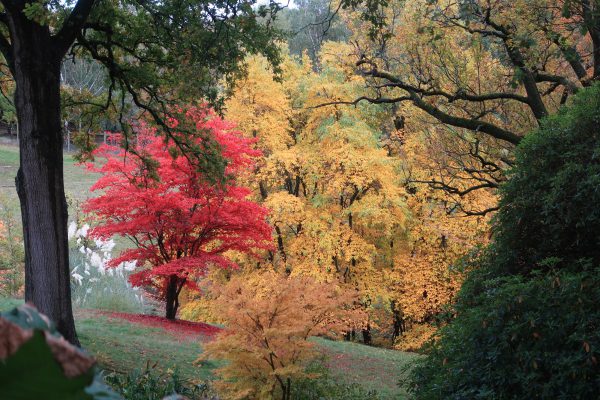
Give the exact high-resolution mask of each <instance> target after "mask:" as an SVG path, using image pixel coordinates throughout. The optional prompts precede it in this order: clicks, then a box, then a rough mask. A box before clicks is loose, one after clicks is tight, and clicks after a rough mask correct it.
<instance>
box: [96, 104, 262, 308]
mask: <svg viewBox="0 0 600 400" xmlns="http://www.w3.org/2000/svg"><path fill="white" fill-rule="evenodd" d="M182 116H183V118H185V121H184V122H185V124H186V126H192V129H194V132H192V134H190V132H185V133H184V132H170V135H169V139H165V136H166V135H160V134H159V132H158V131H157V129H155V128H152V127H150V126H148V125H145V124H141V125H140V126H139V127H138V128H137V129H136V137H135V144H134V145H133V146H131V143H130V150H133V152H131V151H130V152H127V151H125V150H123V148H122V146H119V145H118V142H120V141H122V140H123V138H122V137H121V135H112V136H111V137H110V144H107V145H103V146H101V147H99V148H98V149H97V150H96V151H95V153H94V156H95V158H96V159H100V161H101V163H99V164H98V165H100V166H99V167H98V166H94V165H90V166H89V168H90V169H92V170H94V171H96V172H99V173H101V174H102V176H101V177H100V179H99V180H98V181H97V182H96V183H95V184H94V185H93V186H92V188H91V190H93V191H99V192H100V193H101V194H100V195H99V196H98V197H96V198H92V199H90V200H88V202H87V203H86V204H85V206H84V210H85V211H86V212H92V213H94V214H95V215H96V216H97V217H98V219H99V221H100V222H99V225H98V226H97V227H95V228H94V229H93V230H92V232H91V234H92V236H95V237H100V238H110V237H112V236H113V235H120V236H124V237H128V238H130V239H131V240H132V241H133V243H135V248H132V249H128V250H125V251H123V252H122V253H121V254H120V256H119V257H117V258H115V259H113V260H112V264H111V265H112V266H116V265H118V264H119V263H121V262H123V261H133V260H136V261H137V262H138V264H137V265H138V271H137V272H136V273H134V274H133V275H131V277H130V280H131V283H132V284H133V285H134V286H152V287H154V288H155V291H154V292H155V293H156V294H157V297H158V298H160V299H163V300H164V299H166V300H167V301H169V299H171V300H170V301H173V295H174V296H175V306H174V307H175V310H176V308H177V306H178V302H177V296H178V295H179V291H180V290H181V288H182V287H183V286H184V285H185V286H188V287H190V288H192V289H196V284H195V279H196V278H198V277H201V276H202V275H203V274H205V272H206V271H207V268H208V267H209V266H211V265H214V266H219V267H223V268H234V267H235V264H234V263H232V262H231V261H230V260H229V259H228V258H227V256H226V255H225V253H226V252H228V251H238V252H241V253H245V254H251V255H252V254H255V253H256V252H257V251H258V250H260V249H267V248H271V246H272V244H271V227H270V226H269V225H268V224H267V223H266V220H265V218H266V215H267V210H266V209H265V208H263V207H261V206H260V205H258V204H256V203H254V202H252V201H250V200H248V199H247V196H248V195H249V194H250V190H249V189H247V188H245V187H242V186H238V185H237V184H236V177H238V176H239V174H241V173H243V172H244V171H247V170H249V169H250V168H251V167H252V166H253V162H254V159H255V158H256V157H257V156H259V155H260V152H258V151H256V150H254V149H252V144H253V143H254V140H252V139H248V138H244V137H243V136H242V134H241V133H240V132H237V131H235V130H233V126H232V125H231V124H230V123H227V122H226V121H224V120H223V119H221V118H219V117H218V116H216V115H215V113H214V112H213V111H211V110H208V109H202V108H190V109H189V110H187V111H186V112H185V113H183V112H182ZM170 124H171V126H172V128H173V129H177V126H180V125H182V124H180V122H178V121H175V120H172V121H170ZM178 135H179V136H178ZM173 138H179V139H181V140H180V142H179V143H180V144H181V143H182V142H184V143H186V146H196V149H200V150H201V149H203V148H204V147H203V146H207V143H208V141H211V140H212V141H214V142H216V143H217V145H218V148H219V149H220V152H221V154H222V156H223V158H224V159H225V160H226V161H227V166H226V168H225V173H226V180H225V182H224V183H223V184H218V185H215V184H211V183H210V182H209V180H208V179H206V176H204V175H203V173H202V172H201V169H200V168H198V163H196V162H194V156H189V155H184V154H183V153H182V152H181V151H179V150H180V148H181V145H179V146H177V144H176V142H175V141H174V140H173ZM148 160H151V161H150V164H149V163H148ZM149 165H150V166H151V168H149ZM174 290H175V294H173V291H174ZM168 307H169V304H167V315H168V314H169V309H168ZM172 317H174V314H173V315H172V316H171V318H172Z"/></svg>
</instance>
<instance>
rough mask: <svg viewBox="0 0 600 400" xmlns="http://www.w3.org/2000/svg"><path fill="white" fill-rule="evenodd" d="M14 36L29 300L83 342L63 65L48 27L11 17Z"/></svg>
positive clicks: (65, 332) (19, 185)
mask: <svg viewBox="0 0 600 400" xmlns="http://www.w3.org/2000/svg"><path fill="white" fill-rule="evenodd" d="M9 26H10V30H11V37H12V38H13V41H12V45H13V52H12V54H13V60H12V61H13V65H12V68H11V69H12V70H13V76H14V78H15V82H16V88H15V106H16V110H17V118H18V123H19V151H20V157H21V159H20V168H19V172H18V174H17V178H16V186H17V192H18V194H19V199H20V203H21V217H22V220H23V230H24V234H23V237H24V242H25V300H26V301H28V302H32V303H33V304H34V305H35V306H36V307H37V308H38V309H39V311H41V312H42V313H44V314H46V315H47V316H48V317H49V318H50V319H51V320H52V321H54V323H55V324H56V326H57V328H58V330H59V332H60V333H61V334H62V335H63V336H64V337H65V338H66V339H67V340H68V341H70V342H71V343H74V344H77V345H78V344H79V342H78V340H77V335H76V333H75V324H74V321H73V312H72V308H71V287H70V280H69V279H70V277H69V251H68V239H67V202H66V199H65V192H64V181H63V154H62V146H63V138H62V130H61V123H60V117H61V113H60V63H61V57H60V56H59V55H57V54H56V51H55V50H54V47H53V46H52V43H51V38H50V31H49V29H48V27H43V26H40V25H37V24H35V23H33V22H31V21H30V20H28V19H27V18H26V17H25V16H24V15H23V14H18V15H16V16H15V15H12V16H11V18H10V19H9Z"/></svg>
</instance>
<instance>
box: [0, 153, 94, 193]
mask: <svg viewBox="0 0 600 400" xmlns="http://www.w3.org/2000/svg"><path fill="white" fill-rule="evenodd" d="M18 169H19V149H18V148H17V147H16V146H8V145H0V193H3V194H4V195H6V196H7V197H8V198H9V199H14V200H16V199H17V192H16V189H15V176H16V175H17V170H18ZM64 175H65V193H66V194H67V196H69V197H71V198H73V199H76V200H80V201H81V200H85V199H87V198H88V197H89V193H90V192H89V188H90V186H92V184H93V183H94V182H95V181H96V179H98V175H97V174H94V173H90V172H88V171H86V169H85V168H84V167H83V166H81V165H77V161H75V160H74V159H73V156H72V155H70V154H65V155H64Z"/></svg>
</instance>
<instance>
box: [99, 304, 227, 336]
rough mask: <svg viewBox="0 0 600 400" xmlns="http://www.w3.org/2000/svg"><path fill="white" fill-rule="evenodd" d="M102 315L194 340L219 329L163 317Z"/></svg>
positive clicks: (125, 314) (113, 313) (106, 313)
mask: <svg viewBox="0 0 600 400" xmlns="http://www.w3.org/2000/svg"><path fill="white" fill-rule="evenodd" d="M100 313H101V314H102V315H106V316H107V317H109V318H118V319H123V320H126V321H129V322H133V323H135V324H139V325H144V326H149V327H153V328H162V329H164V330H165V331H168V332H169V333H173V334H176V335H179V336H183V337H188V338H194V337H196V336H198V335H202V336H214V335H215V334H216V333H218V332H219V331H220V330H221V328H219V327H216V326H213V325H209V324H205V323H202V322H192V321H184V320H180V319H176V320H168V319H166V318H164V317H158V316H156V315H142V314H127V313H120V312H107V311H102V312H100Z"/></svg>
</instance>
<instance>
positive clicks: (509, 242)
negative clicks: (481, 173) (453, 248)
mask: <svg viewBox="0 0 600 400" xmlns="http://www.w3.org/2000/svg"><path fill="white" fill-rule="evenodd" d="M599 128H600V88H599V87H598V86H596V87H592V88H590V89H587V90H582V91H581V92H580V93H579V94H578V95H577V96H576V98H575V99H574V101H573V103H572V104H571V105H570V106H569V107H567V108H565V109H564V110H563V111H561V112H560V113H558V114H557V115H555V116H553V117H550V118H548V119H547V120H545V121H544V123H543V124H542V127H541V128H540V129H539V130H538V131H536V132H533V133H532V134H531V135H529V136H528V137H527V138H526V139H525V140H524V141H523V143H522V144H521V145H520V147H519V149H518V151H517V157H516V165H515V168H514V170H513V171H512V173H511V179H510V181H509V182H508V183H507V184H506V185H505V186H504V187H503V189H502V200H501V209H500V211H499V213H498V216H497V218H496V219H495V222H494V231H495V234H494V238H495V241H494V244H493V245H491V246H489V247H488V248H487V249H484V250H482V251H481V252H479V253H478V254H476V255H474V256H473V258H471V259H470V260H466V261H467V262H466V263H465V266H466V270H467V271H470V272H469V274H468V277H467V279H466V280H465V282H464V284H463V287H462V288H461V291H460V293H459V295H458V296H457V300H456V303H455V304H454V306H453V310H452V314H454V315H455V318H454V320H452V322H451V323H450V324H449V325H448V326H446V327H445V328H443V329H442V330H441V331H440V336H439V340H438V341H437V342H435V343H433V344H431V345H430V347H429V349H428V351H429V356H428V357H426V358H423V359H420V360H419V361H418V362H417V364H416V365H415V367H414V369H413V370H412V372H411V378H412V381H411V383H410V384H409V390H410V391H411V392H412V393H413V394H414V395H415V397H416V398H417V399H444V400H445V399H593V398H598V393H600V367H599V363H600V307H598V304H600V207H598V204H600V129H599Z"/></svg>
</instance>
